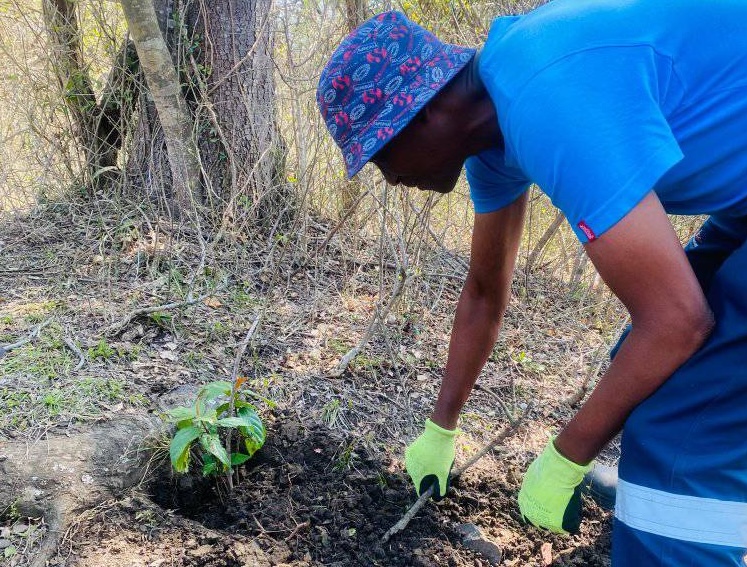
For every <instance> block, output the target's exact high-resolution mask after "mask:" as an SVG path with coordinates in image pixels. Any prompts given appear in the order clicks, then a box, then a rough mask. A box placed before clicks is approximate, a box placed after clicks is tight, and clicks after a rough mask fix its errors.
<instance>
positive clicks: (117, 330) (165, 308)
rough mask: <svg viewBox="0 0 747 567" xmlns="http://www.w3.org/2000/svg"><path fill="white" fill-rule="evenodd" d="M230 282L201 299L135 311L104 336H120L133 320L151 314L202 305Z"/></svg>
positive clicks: (202, 296)
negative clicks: (201, 303)
mask: <svg viewBox="0 0 747 567" xmlns="http://www.w3.org/2000/svg"><path fill="white" fill-rule="evenodd" d="M227 283H228V282H226V281H224V282H223V283H222V284H221V285H219V286H218V287H216V288H215V289H213V290H211V291H209V292H207V293H204V294H202V295H200V296H199V297H194V298H192V299H187V300H185V301H175V302H173V303H165V304H163V305H156V306H153V307H141V308H139V309H135V310H134V311H131V312H130V313H129V314H128V315H126V316H125V317H124V318H123V319H122V320H121V321H119V323H114V324H113V325H109V326H108V327H107V328H106V329H104V330H103V332H102V334H103V335H109V336H112V335H118V334H119V333H120V332H121V331H122V329H124V328H125V327H126V326H127V325H129V324H130V322H131V321H132V320H133V319H136V318H138V317H142V316H143V315H149V314H151V313H157V312H159V311H168V310H170V309H179V308H181V307H188V306H190V305H194V304H195V303H200V302H201V301H204V300H205V299H207V298H208V297H210V296H211V295H215V294H216V293H217V292H218V291H220V290H222V289H223V288H225V287H226V285H227Z"/></svg>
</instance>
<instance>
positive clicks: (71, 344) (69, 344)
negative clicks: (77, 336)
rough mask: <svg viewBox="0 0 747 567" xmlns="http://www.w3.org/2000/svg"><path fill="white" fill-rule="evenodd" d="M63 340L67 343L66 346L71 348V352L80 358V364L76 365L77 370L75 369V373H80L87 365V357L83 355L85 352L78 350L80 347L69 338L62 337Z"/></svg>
mask: <svg viewBox="0 0 747 567" xmlns="http://www.w3.org/2000/svg"><path fill="white" fill-rule="evenodd" d="M62 340H63V341H64V342H65V346H66V347H67V348H69V349H70V350H71V351H73V352H74V353H75V354H76V355H77V356H78V364H76V365H75V368H73V370H74V371H76V372H77V371H78V370H80V369H81V368H83V365H84V364H85V363H86V357H85V356H84V355H83V352H81V350H80V349H79V348H78V345H76V344H75V342H74V341H73V340H72V339H71V338H69V337H62Z"/></svg>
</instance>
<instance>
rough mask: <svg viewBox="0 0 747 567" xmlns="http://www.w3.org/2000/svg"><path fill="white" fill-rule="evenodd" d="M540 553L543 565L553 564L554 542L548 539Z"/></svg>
mask: <svg viewBox="0 0 747 567" xmlns="http://www.w3.org/2000/svg"><path fill="white" fill-rule="evenodd" d="M540 555H542V564H543V565H546V566H547V565H552V543H550V542H549V541H546V542H545V543H543V544H542V547H540Z"/></svg>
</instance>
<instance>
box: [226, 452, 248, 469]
mask: <svg viewBox="0 0 747 567" xmlns="http://www.w3.org/2000/svg"><path fill="white" fill-rule="evenodd" d="M251 458H252V457H251V455H245V454H244V453H231V464H232V465H234V466H236V465H243V464H244V463H245V462H247V461H248V460H249V459H251Z"/></svg>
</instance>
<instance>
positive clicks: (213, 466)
mask: <svg viewBox="0 0 747 567" xmlns="http://www.w3.org/2000/svg"><path fill="white" fill-rule="evenodd" d="M217 470H218V462H217V461H216V460H215V457H213V456H212V455H211V454H210V453H205V454H204V455H203V456H202V476H208V475H211V474H213V473H215V472H216V471H217Z"/></svg>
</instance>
